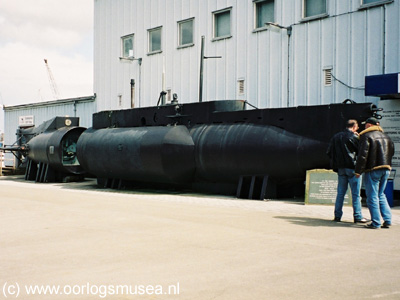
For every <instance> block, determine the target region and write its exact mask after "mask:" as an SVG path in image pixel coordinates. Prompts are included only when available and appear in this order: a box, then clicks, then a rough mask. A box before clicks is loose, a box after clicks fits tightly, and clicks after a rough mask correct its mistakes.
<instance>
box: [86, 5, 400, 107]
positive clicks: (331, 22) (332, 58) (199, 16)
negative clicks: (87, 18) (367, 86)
mask: <svg viewBox="0 0 400 300" xmlns="http://www.w3.org/2000/svg"><path fill="white" fill-rule="evenodd" d="M94 4H95V5H94V8H95V19H94V22H95V24H94V31H95V32H94V43H95V44H94V91H95V93H96V94H97V100H96V102H97V110H106V109H123V108H130V107H133V106H135V107H143V106H150V105H156V103H157V100H158V96H159V93H160V92H161V91H162V90H166V91H167V92H168V98H170V97H171V94H173V93H177V94H178V95H179V100H180V101H181V102H194V101H198V99H199V73H200V72H199V71H200V56H201V55H200V50H201V36H205V56H221V58H212V59H206V60H205V61H204V87H203V99H204V100H205V101H206V100H219V99H246V100H248V101H249V102H250V103H252V104H254V105H256V106H258V107H260V108H265V107H287V106H298V105H315V104H328V103H338V102H342V101H343V100H345V99H347V98H350V99H352V100H355V101H357V102H367V101H377V100H378V98H374V97H369V98H367V97H365V96H364V89H363V87H364V77H365V76H366V75H374V74H385V73H393V72H399V70H400V55H399V53H400V39H399V36H400V3H399V0H95V1H94ZM268 22H272V23H275V25H266V24H267V23H268ZM121 57H122V59H121ZM133 82H134V84H132V83H133Z"/></svg>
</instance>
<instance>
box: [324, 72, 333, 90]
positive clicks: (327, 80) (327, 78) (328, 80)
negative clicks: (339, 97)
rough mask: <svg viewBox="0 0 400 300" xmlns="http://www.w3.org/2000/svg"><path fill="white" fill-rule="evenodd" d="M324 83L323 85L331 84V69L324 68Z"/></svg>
mask: <svg viewBox="0 0 400 300" xmlns="http://www.w3.org/2000/svg"><path fill="white" fill-rule="evenodd" d="M324 84H325V86H330V85H332V69H324Z"/></svg>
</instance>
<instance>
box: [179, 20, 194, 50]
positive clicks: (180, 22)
mask: <svg viewBox="0 0 400 300" xmlns="http://www.w3.org/2000/svg"><path fill="white" fill-rule="evenodd" d="M187 22H192V42H191V43H187V44H181V38H182V30H181V25H182V24H183V23H187ZM177 24H178V49H181V48H187V47H192V46H194V36H195V34H194V32H195V23H194V17H192V18H188V19H184V20H181V21H178V22H177Z"/></svg>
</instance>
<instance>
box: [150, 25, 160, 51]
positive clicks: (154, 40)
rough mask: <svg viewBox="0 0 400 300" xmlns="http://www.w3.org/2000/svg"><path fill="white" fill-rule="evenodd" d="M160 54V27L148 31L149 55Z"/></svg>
mask: <svg viewBox="0 0 400 300" xmlns="http://www.w3.org/2000/svg"><path fill="white" fill-rule="evenodd" d="M158 52H161V27H157V28H153V29H150V30H149V53H158Z"/></svg>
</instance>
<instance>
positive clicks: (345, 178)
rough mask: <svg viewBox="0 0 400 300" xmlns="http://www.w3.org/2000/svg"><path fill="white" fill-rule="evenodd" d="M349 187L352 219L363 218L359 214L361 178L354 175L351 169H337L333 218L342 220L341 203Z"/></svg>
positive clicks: (360, 213)
mask: <svg viewBox="0 0 400 300" xmlns="http://www.w3.org/2000/svg"><path fill="white" fill-rule="evenodd" d="M348 185H350V189H351V196H352V198H353V201H352V202H353V217H354V220H360V219H362V218H363V216H362V212H361V196H360V189H361V178H357V177H356V176H355V175H354V170H353V169H345V168H343V169H339V170H338V186H337V195H336V202H335V218H339V219H341V218H342V215H343V210H342V209H343V201H344V196H345V195H346V192H347V187H348Z"/></svg>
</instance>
